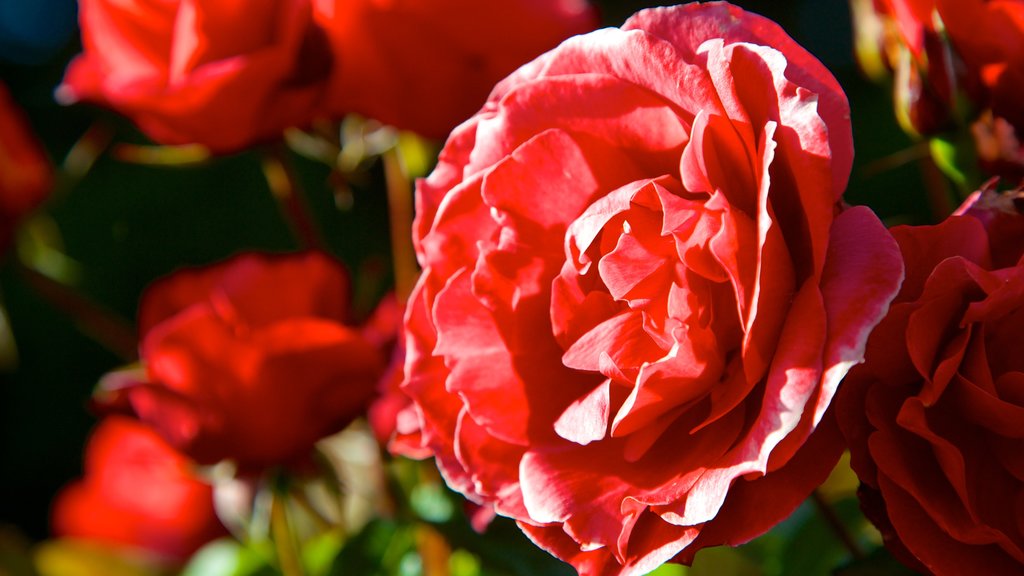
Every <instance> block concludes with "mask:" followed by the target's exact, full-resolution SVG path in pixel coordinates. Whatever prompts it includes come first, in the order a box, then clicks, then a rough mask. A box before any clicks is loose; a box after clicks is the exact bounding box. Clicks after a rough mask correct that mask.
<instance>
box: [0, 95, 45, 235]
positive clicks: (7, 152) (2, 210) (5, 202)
mask: <svg viewBox="0 0 1024 576" xmlns="http://www.w3.org/2000/svg"><path fill="white" fill-rule="evenodd" d="M52 188H53V168H52V167H51V166H50V160H49V159H48V158H47V156H46V153H45V152H44V151H43V148H42V145H41V144H40V143H39V141H38V140H37V139H36V137H35V135H34V134H33V133H32V129H31V128H30V127H29V125H28V122H26V121H25V118H24V115H23V114H22V111H21V109H20V108H18V106H17V104H16V103H15V102H14V99H13V98H11V94H10V93H9V92H8V90H7V87H6V86H4V85H3V84H2V83H0V251H3V250H4V249H6V247H7V244H8V242H9V241H10V235H11V232H13V230H14V227H15V225H16V224H17V222H18V220H19V219H21V217H22V216H24V215H25V214H26V213H27V212H29V211H30V210H32V209H33V208H35V207H36V206H37V205H39V203H41V202H42V201H43V200H44V199H45V198H46V197H47V196H48V195H49V193H50V191H51V189H52Z"/></svg>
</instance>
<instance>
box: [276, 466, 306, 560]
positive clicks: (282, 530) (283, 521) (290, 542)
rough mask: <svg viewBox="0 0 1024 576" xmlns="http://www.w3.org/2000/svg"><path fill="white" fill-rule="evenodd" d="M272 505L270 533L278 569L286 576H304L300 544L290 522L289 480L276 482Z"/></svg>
mask: <svg viewBox="0 0 1024 576" xmlns="http://www.w3.org/2000/svg"><path fill="white" fill-rule="evenodd" d="M272 497H273V500H272V502H271V504H270V531H271V536H272V537H273V539H274V547H275V548H276V550H277V563H278V567H279V568H280V569H281V572H282V573H283V574H284V576H304V571H303V569H302V562H301V561H300V559H299V543H298V539H297V538H296V535H295V532H294V531H293V530H292V527H291V523H290V522H289V521H288V503H287V501H286V499H287V498H288V488H287V480H286V479H280V480H279V481H277V482H274V488H273V494H272Z"/></svg>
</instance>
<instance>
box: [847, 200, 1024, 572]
mask: <svg viewBox="0 0 1024 576" xmlns="http://www.w3.org/2000/svg"><path fill="white" fill-rule="evenodd" d="M999 204H1001V205H1003V207H1005V211H1003V210H997V209H995V206H996V205H999ZM962 212H964V213H963V214H960V215H954V216H951V217H950V218H948V219H947V220H946V221H945V222H943V223H942V224H939V225H937V226H900V227H896V228H894V229H893V230H892V233H893V235H894V236H895V237H896V240H897V242H899V245H900V249H901V250H902V252H903V256H904V259H905V260H906V263H907V280H906V282H905V283H904V284H903V288H902V289H901V291H900V294H899V296H898V297H897V298H896V300H895V301H894V302H893V305H892V308H891V310H890V312H889V314H888V316H886V318H885V319H884V320H883V321H882V322H881V323H880V324H879V325H878V327H877V329H876V330H875V332H874V333H873V334H872V335H871V339H870V340H869V342H868V348H867V361H866V363H865V364H864V365H863V366H859V367H857V368H856V369H855V370H853V371H852V372H851V373H850V375H849V377H848V378H847V380H846V382H844V383H843V386H842V387H841V389H840V392H839V394H838V397H837V399H836V414H837V415H838V418H839V423H840V426H841V428H842V431H843V433H844V434H845V435H846V437H847V439H848V441H849V444H850V454H851V457H852V460H851V463H852V465H853V468H854V470H855V471H856V472H857V475H858V476H859V477H860V479H861V482H862V483H863V484H862V488H861V499H862V505H863V507H864V508H865V512H867V514H868V516H869V517H870V518H871V519H872V521H874V522H875V523H876V525H878V527H879V529H880V530H881V531H882V533H883V536H884V537H885V539H886V543H887V545H888V546H889V548H890V549H892V550H893V552H894V554H895V555H896V556H898V557H899V558H901V559H902V560H903V561H904V562H906V563H907V564H909V565H911V566H912V567H914V568H917V569H919V570H925V571H930V572H933V573H936V574H963V573H965V572H974V573H978V574H1018V573H1020V572H1021V571H1022V570H1024V526H1022V525H1021V518H1024V511H1022V510H1024V509H1022V508H1021V506H1024V499H1022V494H1024V466H1022V464H1024V462H1022V460H1021V454H1022V451H1021V448H1022V438H1024V363H1022V361H1021V353H1020V343H1021V341H1024V259H1022V256H1024V216H1021V215H1020V214H1017V213H1015V210H1014V209H1013V207H1012V203H1011V202H1010V199H1009V198H1007V197H998V196H997V195H996V194H995V193H994V192H991V191H986V192H984V193H983V194H980V195H975V197H974V198H972V200H971V201H969V203H968V204H967V206H966V210H962Z"/></svg>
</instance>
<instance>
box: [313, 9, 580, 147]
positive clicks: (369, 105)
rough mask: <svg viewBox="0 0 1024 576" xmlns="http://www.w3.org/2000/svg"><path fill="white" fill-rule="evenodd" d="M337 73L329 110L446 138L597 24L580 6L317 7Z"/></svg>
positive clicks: (332, 84)
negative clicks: (511, 80)
mask: <svg viewBox="0 0 1024 576" xmlns="http://www.w3.org/2000/svg"><path fill="white" fill-rule="evenodd" d="M315 2H316V11H317V17H318V19H319V20H320V22H321V23H322V25H323V27H324V28H325V29H327V30H328V32H329V34H330V37H331V43H332V44H333V46H334V50H335V53H336V54H337V56H338V60H339V63H340V64H339V66H338V67H337V69H336V71H335V76H334V78H333V80H332V83H331V105H332V107H333V108H332V109H334V110H337V111H340V112H342V113H347V112H358V113H360V114H363V115H365V116H369V117H371V118H375V119H377V120H380V121H381V122H384V123H386V124H391V125H394V126H397V127H399V128H403V129H406V130H412V131H415V132H418V133H420V134H422V135H424V136H429V137H433V138H444V137H445V136H447V135H448V132H449V131H451V129H452V128H454V127H455V126H456V125H457V124H458V123H460V122H462V121H463V120H465V119H466V118H469V116H471V115H472V114H473V112H475V111H477V110H478V109H479V108H480V106H481V105H482V104H483V103H484V100H485V99H486V98H487V93H488V92H490V90H491V87H492V86H494V84H495V83H496V82H497V81H498V80H500V79H502V78H503V77H505V75H507V74H508V73H510V72H512V71H513V70H515V69H516V68H518V67H519V66H520V65H521V64H523V63H525V62H528V61H529V60H531V59H533V58H534V57H535V56H537V55H539V54H540V53H541V52H544V51H545V50H548V49H550V48H553V47H554V46H555V45H557V44H558V43H559V42H561V41H562V40H564V39H565V38H567V37H569V36H572V35H573V34H580V33H583V32H588V31H590V30H593V29H594V28H596V27H597V24H598V22H597V15H596V13H595V11H594V10H593V9H592V8H591V7H590V6H589V5H588V3H587V0H502V1H501V2H480V1H478V0H315Z"/></svg>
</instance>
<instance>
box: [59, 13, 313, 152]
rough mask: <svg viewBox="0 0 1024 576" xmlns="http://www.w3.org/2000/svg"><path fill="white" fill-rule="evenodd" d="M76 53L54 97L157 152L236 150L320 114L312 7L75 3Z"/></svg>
mask: <svg viewBox="0 0 1024 576" xmlns="http://www.w3.org/2000/svg"><path fill="white" fill-rule="evenodd" d="M79 20H80V25H81V29H82V44H83V48H84V50H83V52H82V54H81V55H79V56H78V57H77V58H75V59H74V60H73V61H72V62H71V64H70V66H69V67H68V70H67V73H66V74H65V76H64V82H63V84H62V85H61V87H60V89H59V91H58V95H59V96H60V97H61V98H62V99H63V100H65V101H69V102H73V101H78V100H85V101H89V102H94V103H97V104H101V105H104V106H109V107H111V108H113V109H115V110H117V111H118V112H120V113H122V114H124V115H125V116H128V117H129V118H131V119H132V120H133V121H135V122H136V123H137V124H138V126H139V127H140V128H141V129H142V130H143V131H144V132H145V133H146V134H147V135H149V136H150V137H151V138H153V139H154V140H156V141H157V142H160V143H163V144H186V143H199V144H203V145H205V146H207V147H209V148H210V149H212V150H213V151H215V152H226V151H233V150H236V149H239V148H243V147H245V146H247V145H250V144H252V143H253V142H255V141H258V140H264V139H272V138H274V137H276V136H278V135H279V134H280V133H281V131H282V130H284V129H285V128H287V127H289V126H294V125H301V124H305V123H307V122H308V121H309V120H310V119H311V118H312V117H313V115H314V114H317V113H318V112H319V110H320V109H319V106H320V104H321V98H322V97H323V93H324V90H325V88H326V79H327V77H328V76H329V74H330V71H331V67H332V57H331V54H330V45H329V43H328V42H327V39H326V35H325V34H324V32H323V31H322V30H321V29H320V28H319V27H318V26H317V25H316V24H315V22H314V21H313V14H312V7H311V5H310V0H266V1H262V2H249V1H243V0H147V1H142V0H122V1H114V0H82V1H81V2H79Z"/></svg>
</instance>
